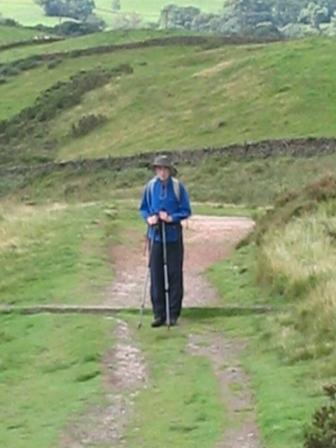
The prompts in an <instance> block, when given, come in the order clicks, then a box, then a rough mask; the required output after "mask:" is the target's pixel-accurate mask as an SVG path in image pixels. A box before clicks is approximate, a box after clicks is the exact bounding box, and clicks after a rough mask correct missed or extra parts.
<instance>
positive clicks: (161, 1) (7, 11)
mask: <svg viewBox="0 0 336 448" xmlns="http://www.w3.org/2000/svg"><path fill="white" fill-rule="evenodd" d="M169 3H171V2H169V1H168V0H135V1H134V0H122V1H121V6H122V9H121V12H126V13H129V12H136V13H137V14H140V15H141V16H142V18H143V19H144V20H145V21H151V22H153V21H156V20H157V19H158V17H159V14H160V11H161V9H162V8H163V7H164V6H165V5H167V4H169ZM174 3H175V4H178V5H181V6H189V5H190V4H193V5H195V6H198V7H199V8H201V9H202V10H204V11H218V10H220V9H221V8H222V6H223V1H222V0H209V1H205V0H192V1H191V2H190V1H188V0H176V1H175V2H174ZM95 4H96V7H97V9H96V14H97V15H98V16H100V17H102V18H103V19H104V20H105V22H106V23H107V25H110V24H111V23H112V22H113V20H114V18H115V14H114V13H113V11H112V8H111V1H110V0H95ZM0 13H1V14H2V15H3V16H5V17H9V18H13V19H15V20H17V21H18V22H19V23H22V24H23V25H37V24H39V23H43V24H45V25H51V26H52V25H55V24H57V23H58V22H59V19H58V18H56V17H46V16H45V15H44V14H43V10H42V9H41V8H40V7H39V6H38V5H36V3H35V2H34V0H25V1H24V2H22V1H21V0H11V1H10V2H9V1H5V0H0Z"/></svg>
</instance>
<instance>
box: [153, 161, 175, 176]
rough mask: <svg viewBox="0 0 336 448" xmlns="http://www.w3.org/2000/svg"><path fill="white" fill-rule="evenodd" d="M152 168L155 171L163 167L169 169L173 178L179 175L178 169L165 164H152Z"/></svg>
mask: <svg viewBox="0 0 336 448" xmlns="http://www.w3.org/2000/svg"><path fill="white" fill-rule="evenodd" d="M151 167H152V169H153V170H155V168H161V167H162V168H167V169H168V170H169V171H170V172H171V174H172V175H173V176H175V175H176V174H177V169H176V168H175V167H174V166H173V165H165V164H163V163H152V164H151Z"/></svg>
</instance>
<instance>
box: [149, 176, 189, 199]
mask: <svg viewBox="0 0 336 448" xmlns="http://www.w3.org/2000/svg"><path fill="white" fill-rule="evenodd" d="M156 181H157V177H153V179H151V180H150V181H149V182H148V184H147V187H146V195H147V204H148V205H150V204H151V198H152V197H153V193H154V187H155V183H156ZM172 182H173V189H174V194H175V197H176V199H177V201H178V202H180V201H181V184H180V181H179V180H178V179H176V178H175V177H172Z"/></svg>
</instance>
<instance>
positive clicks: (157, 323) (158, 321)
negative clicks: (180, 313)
mask: <svg viewBox="0 0 336 448" xmlns="http://www.w3.org/2000/svg"><path fill="white" fill-rule="evenodd" d="M165 323H166V319H165V318H164V317H156V318H155V319H154V320H153V322H152V324H151V326H152V328H158V327H162V325H164V324H165Z"/></svg>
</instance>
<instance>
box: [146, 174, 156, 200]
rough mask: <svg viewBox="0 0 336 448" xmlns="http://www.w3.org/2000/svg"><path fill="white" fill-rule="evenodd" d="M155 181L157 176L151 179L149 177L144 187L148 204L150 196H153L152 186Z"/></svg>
mask: <svg viewBox="0 0 336 448" xmlns="http://www.w3.org/2000/svg"><path fill="white" fill-rule="evenodd" d="M156 181H157V177H153V179H151V180H150V181H149V182H148V184H147V187H146V195H147V204H148V205H149V206H150V204H151V198H152V197H153V192H154V186H155V182H156Z"/></svg>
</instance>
